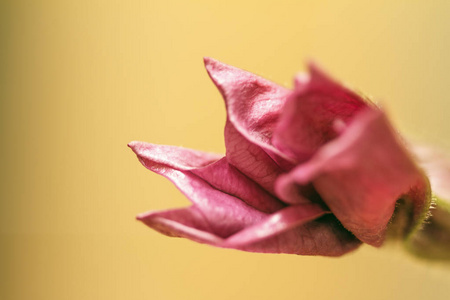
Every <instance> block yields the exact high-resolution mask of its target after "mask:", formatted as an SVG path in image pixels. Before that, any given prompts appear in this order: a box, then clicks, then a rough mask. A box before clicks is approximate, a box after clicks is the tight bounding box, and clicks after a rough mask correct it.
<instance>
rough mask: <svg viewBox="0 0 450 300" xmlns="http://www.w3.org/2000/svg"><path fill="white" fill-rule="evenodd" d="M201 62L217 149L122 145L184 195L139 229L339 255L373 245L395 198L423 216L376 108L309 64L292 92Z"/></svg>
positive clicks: (396, 141)
mask: <svg viewBox="0 0 450 300" xmlns="http://www.w3.org/2000/svg"><path fill="white" fill-rule="evenodd" d="M205 65H206V69H207V71H208V73H209V75H210V77H211V79H212V80H213V82H214V83H215V84H216V86H217V87H218V89H219V91H220V92H221V94H222V96H223V98H224V100H225V104H226V109H227V114H228V117H227V122H226V126H225V145H226V155H225V156H221V155H216V154H210V153H205V152H200V151H197V150H190V149H185V148H181V147H174V146H161V145H154V144H149V143H144V142H131V143H130V144H129V146H130V147H131V149H132V150H133V151H134V152H135V153H136V154H137V156H138V158H139V160H140V162H141V163H142V164H143V165H144V166H145V167H146V168H148V169H149V170H151V171H153V172H156V173H158V174H161V175H163V176H165V177H166V178H168V179H169V180H171V181H172V182H173V183H174V184H175V185H176V186H177V187H178V188H179V189H180V190H181V192H183V193H184V194H185V196H186V197H187V198H189V200H190V201H191V202H192V206H190V207H187V208H182V209H176V210H166V211H156V212H148V213H144V214H141V215H139V216H138V219H139V220H141V221H142V222H144V223H145V224H146V225H147V226H149V227H151V228H153V229H155V230H157V231H159V232H161V233H163V234H165V235H168V236H177V237H185V238H189V239H192V240H194V241H197V242H200V243H206V244H210V245H214V246H218V247H225V248H234V249H240V250H244V251H251V252H271V253H295V254H303V255H327V256H338V255H342V254H344V253H347V252H349V251H352V250H354V249H355V248H357V247H358V246H359V245H360V243H361V242H364V243H367V244H370V245H373V246H380V245H381V244H382V243H383V241H384V240H385V236H386V231H387V228H388V225H389V222H390V220H391V219H392V216H393V214H394V210H395V208H396V203H397V201H398V200H401V201H406V202H408V203H411V204H412V207H413V209H412V211H411V213H410V214H409V215H408V218H409V220H410V222H411V223H414V222H416V221H418V220H421V219H423V216H424V212H426V211H427V209H428V205H429V199H430V190H429V185H428V180H427V179H426V177H425V176H424V174H423V172H422V171H421V169H419V168H418V167H417V166H416V164H415V162H414V161H413V159H412V158H411V156H410V154H409V153H408V152H407V151H406V149H405V147H404V146H403V143H402V141H401V140H400V138H399V137H398V136H397V134H396V132H395V131H394V130H393V128H392V127H391V125H390V124H389V121H388V120H387V118H386V116H385V114H384V113H383V111H382V110H380V109H378V108H377V107H376V106H374V105H373V104H372V103H370V102H369V101H367V100H365V99H363V98H362V97H361V96H360V95H358V94H356V93H354V92H352V91H351V90H349V89H347V88H345V87H343V86H342V85H340V84H339V83H337V82H335V81H334V80H332V79H330V78H329V77H328V76H327V75H326V74H324V73H323V72H322V71H321V70H319V69H318V68H317V67H316V66H314V65H310V67H309V75H301V76H298V77H296V78H295V87H294V89H293V90H288V89H286V88H284V87H281V86H279V85H276V84H274V83H272V82H270V81H268V80H265V79H263V78H260V77H258V76H256V75H253V74H251V73H249V72H246V71H243V70H240V69H237V68H234V67H231V66H228V65H225V64H223V63H220V62H218V61H216V60H213V59H210V58H206V59H205ZM408 228H409V226H407V227H406V228H405V229H404V230H405V232H404V234H405V235H406V234H408Z"/></svg>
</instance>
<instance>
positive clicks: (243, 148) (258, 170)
mask: <svg viewBox="0 0 450 300" xmlns="http://www.w3.org/2000/svg"><path fill="white" fill-rule="evenodd" d="M225 144H226V145H227V154H226V155H227V159H228V161H229V162H230V163H231V164H232V165H234V166H235V167H236V168H238V169H239V171H241V172H242V173H244V174H245V175H246V176H248V177H249V178H251V179H252V180H253V181H254V182H256V183H258V184H259V185H260V186H262V187H263V188H264V189H265V190H267V191H268V192H269V193H271V194H272V195H274V194H275V180H276V179H277V177H278V176H279V175H281V174H282V173H283V172H284V171H283V169H282V168H281V167H280V165H279V164H277V163H276V162H275V161H274V160H273V159H272V158H271V157H270V156H269V155H268V154H267V152H265V151H264V150H263V149H262V148H261V147H259V146H257V145H255V144H253V143H251V142H250V141H249V140H247V139H246V138H245V137H244V136H243V135H242V134H241V133H239V132H238V131H237V130H236V128H235V127H234V125H233V124H231V122H230V121H227V123H226V125H225Z"/></svg>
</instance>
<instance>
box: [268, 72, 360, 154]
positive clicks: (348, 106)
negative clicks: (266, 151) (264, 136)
mask: <svg viewBox="0 0 450 300" xmlns="http://www.w3.org/2000/svg"><path fill="white" fill-rule="evenodd" d="M297 78H298V79H297V80H296V88H295V91H294V93H292V94H291V95H290V96H289V98H288V100H287V102H286V105H285V107H284V109H283V113H282V114H281V116H280V119H279V122H278V124H277V127H276V129H275V132H274V134H273V139H272V142H273V144H274V145H275V146H276V147H277V148H278V149H280V150H281V151H283V152H284V153H286V154H287V155H289V156H290V157H293V158H295V159H296V161H298V162H303V161H305V160H307V159H309V158H310V157H311V156H312V155H313V154H314V153H315V152H316V151H317V149H318V148H319V147H320V146H322V145H323V144H324V143H326V142H328V141H330V140H332V139H334V138H336V137H337V136H338V131H337V130H336V125H340V124H341V126H345V125H346V124H348V123H350V121H351V119H352V118H353V116H354V115H355V113H357V112H358V111H360V110H361V109H363V108H364V107H366V106H367V104H366V103H365V102H364V101H363V99H362V98H361V97H360V96H358V95H357V94H355V93H353V92H351V91H349V90H348V89H346V88H344V87H343V86H342V85H339V84H337V83H335V82H334V81H333V80H332V79H330V78H328V77H327V76H326V75H325V73H324V72H322V71H321V70H320V69H318V68H317V67H316V66H314V65H311V66H310V77H297Z"/></svg>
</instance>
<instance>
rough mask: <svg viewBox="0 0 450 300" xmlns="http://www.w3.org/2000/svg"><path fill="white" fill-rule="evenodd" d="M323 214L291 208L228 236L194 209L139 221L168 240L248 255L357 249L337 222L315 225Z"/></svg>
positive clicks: (310, 206) (313, 208) (302, 207)
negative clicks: (241, 252)
mask: <svg viewBox="0 0 450 300" xmlns="http://www.w3.org/2000/svg"><path fill="white" fill-rule="evenodd" d="M324 213H325V212H324V211H323V210H322V209H321V208H320V207H319V206H317V205H314V204H307V205H299V206H291V207H287V208H285V209H283V210H281V211H279V212H277V213H274V214H272V215H270V216H267V217H265V218H264V219H262V220H260V221H259V222H257V223H255V224H254V225H249V226H248V227H246V228H244V229H242V230H241V231H237V232H236V233H235V234H233V235H229V236H228V235H227V234H225V233H226V232H219V233H221V234H219V233H218V232H217V228H214V226H215V223H212V222H213V221H214V220H211V219H208V217H209V216H208V215H207V214H205V212H204V211H202V210H200V209H198V208H197V207H196V206H195V205H194V206H191V207H189V208H184V209H177V210H167V211H160V212H150V213H145V214H142V215H140V216H138V219H139V220H140V221H142V222H144V223H145V224H146V225H147V226H149V227H151V228H153V229H155V230H157V231H159V232H161V233H163V234H165V235H168V236H172V237H184V238H188V239H191V240H194V241H197V242H200V243H206V244H210V245H213V246H217V247H223V248H233V249H239V250H244V251H249V252H265V253H292V254H304V255H326V256H338V255H342V254H344V253H346V252H349V251H351V250H353V249H355V248H356V247H357V246H358V245H359V244H360V242H359V241H358V240H356V239H355V238H354V237H353V236H352V235H351V234H350V233H349V232H346V231H345V230H342V228H341V227H339V225H338V224H337V222H335V223H334V224H333V223H330V222H329V220H327V221H326V222H325V221H324V222H320V221H312V220H314V219H316V218H318V217H320V216H322V215H323V214H324ZM330 217H332V216H330ZM255 221H256V220H255ZM311 221H312V222H311ZM233 230H236V229H235V228H233ZM229 232H231V231H229ZM229 232H228V233H229Z"/></svg>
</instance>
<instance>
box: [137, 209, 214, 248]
mask: <svg viewBox="0 0 450 300" xmlns="http://www.w3.org/2000/svg"><path fill="white" fill-rule="evenodd" d="M137 219H138V220H139V221H142V222H143V223H144V224H146V225H147V226H148V227H150V228H153V229H155V230H156V231H158V232H160V233H162V234H165V235H167V236H171V237H184V238H188V239H190V240H193V241H196V242H199V243H206V244H210V245H215V244H220V243H221V242H222V238H221V237H219V236H217V235H216V234H214V233H211V232H210V231H211V229H209V225H208V220H206V219H205V218H204V216H203V214H202V213H201V212H200V211H199V210H198V209H197V208H196V207H195V206H191V207H188V208H181V209H174V210H167V211H156V212H149V213H144V214H141V215H139V216H137Z"/></svg>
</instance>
